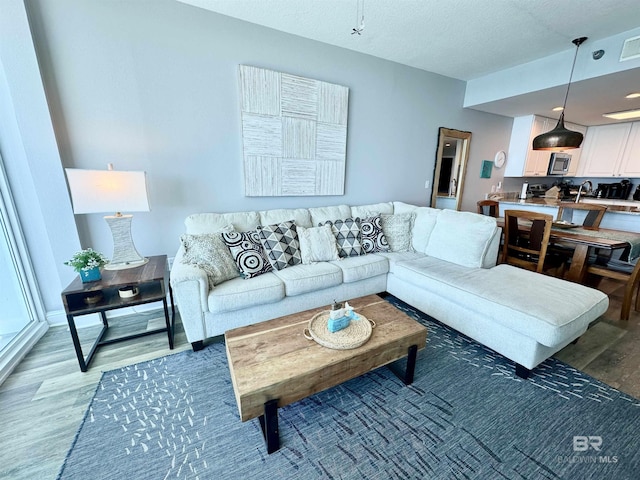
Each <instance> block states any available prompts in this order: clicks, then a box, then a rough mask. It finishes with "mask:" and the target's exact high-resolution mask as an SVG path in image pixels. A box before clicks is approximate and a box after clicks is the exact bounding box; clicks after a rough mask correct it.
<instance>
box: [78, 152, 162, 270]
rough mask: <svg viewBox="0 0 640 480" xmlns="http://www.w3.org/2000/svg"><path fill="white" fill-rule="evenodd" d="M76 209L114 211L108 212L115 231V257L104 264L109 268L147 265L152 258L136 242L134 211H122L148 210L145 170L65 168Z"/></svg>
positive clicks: (99, 211)
mask: <svg viewBox="0 0 640 480" xmlns="http://www.w3.org/2000/svg"><path fill="white" fill-rule="evenodd" d="M65 171H66V173H67V180H68V182H69V190H70V192H71V200H72V202H73V213H76V214H80V213H104V212H115V214H114V215H108V216H105V217H104V219H105V220H106V222H107V224H108V225H109V227H110V228H111V234H112V235H113V257H112V259H111V262H109V263H108V264H107V265H105V266H104V268H105V269H107V270H123V269H125V268H134V267H139V266H140V265H144V264H145V263H147V262H148V261H149V259H147V258H144V257H143V256H141V255H140V254H139V253H138V251H137V250H136V247H135V245H134V244H133V237H132V236H131V220H132V219H133V215H123V214H122V213H121V212H124V211H126V212H148V211H149V210H150V209H149V198H148V196H147V182H146V174H145V172H124V171H116V170H113V166H112V165H111V164H109V170H82V169H76V168H65Z"/></svg>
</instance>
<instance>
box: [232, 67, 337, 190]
mask: <svg viewBox="0 0 640 480" xmlns="http://www.w3.org/2000/svg"><path fill="white" fill-rule="evenodd" d="M240 101H241V105H240V108H241V113H242V142H243V156H244V191H245V195H246V196H248V197H267V196H294V195H344V173H345V162H346V151H347V115H348V108H349V89H348V88H347V87H343V86H341V85H335V84H332V83H326V82H321V81H318V80H312V79H309V78H304V77H298V76H296V75H289V74H286V73H280V72H274V71H271V70H265V69H263V68H257V67H251V66H247V65H240Z"/></svg>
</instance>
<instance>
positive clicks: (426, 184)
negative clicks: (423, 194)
mask: <svg viewBox="0 0 640 480" xmlns="http://www.w3.org/2000/svg"><path fill="white" fill-rule="evenodd" d="M430 186H431V182H430V181H429V180H426V181H425V182H424V188H426V189H427V190H428V189H429V187H430Z"/></svg>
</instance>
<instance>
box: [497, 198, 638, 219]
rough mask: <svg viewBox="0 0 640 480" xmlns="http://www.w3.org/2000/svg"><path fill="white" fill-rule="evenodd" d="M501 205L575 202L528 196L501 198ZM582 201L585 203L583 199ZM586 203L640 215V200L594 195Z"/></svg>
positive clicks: (612, 210)
mask: <svg viewBox="0 0 640 480" xmlns="http://www.w3.org/2000/svg"><path fill="white" fill-rule="evenodd" d="M499 202H500V204H501V205H503V204H504V205H505V207H503V208H515V207H511V206H509V207H507V206H506V205H520V206H523V205H526V206H535V207H553V208H556V209H557V208H558V206H559V205H560V203H570V202H573V200H572V199H569V198H567V199H566V200H556V199H555V198H527V199H526V200H509V199H506V198H503V199H500V200H499ZM580 203H583V201H582V200H581V201H580ZM584 203H597V204H600V205H605V206H606V207H607V213H622V214H628V215H640V201H637V202H636V201H633V200H612V199H605V200H601V199H597V198H593V197H586V198H585V199H584Z"/></svg>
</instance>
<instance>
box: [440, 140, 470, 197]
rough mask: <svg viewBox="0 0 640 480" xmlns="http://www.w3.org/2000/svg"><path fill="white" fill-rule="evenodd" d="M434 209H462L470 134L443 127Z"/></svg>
mask: <svg viewBox="0 0 640 480" xmlns="http://www.w3.org/2000/svg"><path fill="white" fill-rule="evenodd" d="M438 132H439V133H438V149H437V150H436V164H435V167H434V169H433V192H432V194H431V207H433V208H441V209H444V208H448V209H451V210H460V204H461V203H462V191H463V188H464V177H465V173H466V170H467V160H468V159H469V146H470V144H471V132H463V131H461V130H453V129H451V128H444V127H440V129H439V131H438Z"/></svg>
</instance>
